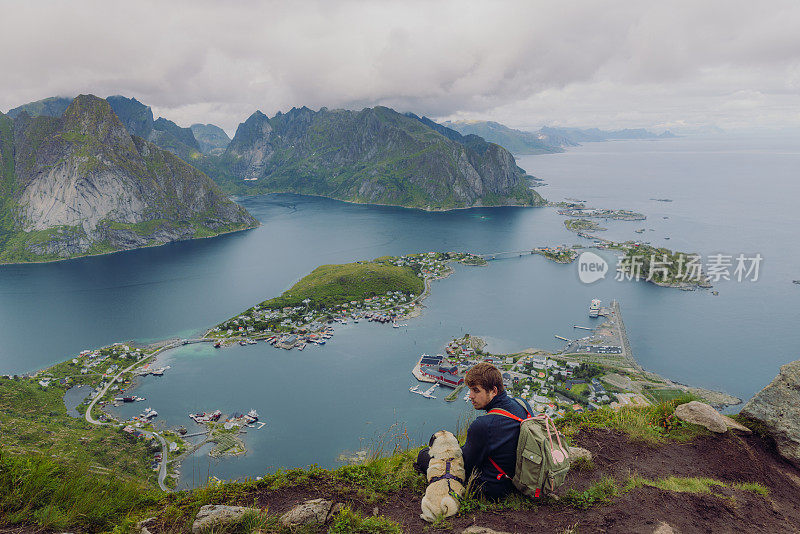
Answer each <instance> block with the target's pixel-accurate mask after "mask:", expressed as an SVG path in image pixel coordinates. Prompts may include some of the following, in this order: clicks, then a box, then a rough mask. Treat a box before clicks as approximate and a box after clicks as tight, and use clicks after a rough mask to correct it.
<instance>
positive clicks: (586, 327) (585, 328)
mask: <svg viewBox="0 0 800 534" xmlns="http://www.w3.org/2000/svg"><path fill="white" fill-rule="evenodd" d="M572 328H580V329H581V330H589V331H592V330H594V328H589V327H588V326H578V325H576V324H574V325H572Z"/></svg>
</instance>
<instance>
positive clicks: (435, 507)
mask: <svg viewBox="0 0 800 534" xmlns="http://www.w3.org/2000/svg"><path fill="white" fill-rule="evenodd" d="M429 454H430V457H431V461H430V463H429V464H428V472H427V478H428V488H427V489H426V490H425V496H424V497H423V498H422V514H420V517H421V518H422V519H424V520H425V521H428V522H433V521H435V520H436V517H437V516H439V515H441V516H444V517H450V516H452V515H455V514H456V513H458V499H457V498H456V496H458V497H463V496H464V490H465V488H464V485H465V478H464V475H465V473H464V458H463V457H462V455H461V447H460V446H459V445H458V440H457V439H456V437H455V436H454V435H453V434H452V433H451V432H448V431H447V430H440V431H438V432H437V433H435V434H434V435H433V436H432V437H431V442H430V451H429Z"/></svg>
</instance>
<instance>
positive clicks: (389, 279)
mask: <svg viewBox="0 0 800 534" xmlns="http://www.w3.org/2000/svg"><path fill="white" fill-rule="evenodd" d="M424 289H425V283H424V282H423V281H422V279H420V278H419V277H418V276H417V273H416V272H415V271H414V270H413V269H412V268H410V267H405V266H403V267H398V266H396V265H392V264H389V263H382V262H375V261H371V262H357V263H345V264H341V265H322V266H320V267H317V268H316V269H314V270H313V271H311V273H310V274H308V275H307V276H305V277H303V278H302V279H301V280H300V281H299V282H297V283H296V284H295V285H294V286H292V288H291V289H289V290H288V291H286V292H284V293H283V294H282V295H281V296H280V297H276V298H273V299H270V300H267V301H264V302H262V303H261V306H262V307H268V308H284V307H287V306H303V305H304V304H303V300H305V299H309V301H310V303H309V305H308V306H309V308H311V309H322V308H330V307H334V306H338V305H341V304H345V303H348V302H350V301H351V300H356V301H361V300H364V299H365V298H368V297H374V296H381V295H385V294H386V293H387V292H388V291H400V292H402V293H405V294H409V293H414V294H416V295H419V294H421V293H422V292H423V291H424Z"/></svg>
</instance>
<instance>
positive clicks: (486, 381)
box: [464, 362, 504, 395]
mask: <svg viewBox="0 0 800 534" xmlns="http://www.w3.org/2000/svg"><path fill="white" fill-rule="evenodd" d="M464 382H465V383H466V384H467V387H470V388H471V387H473V386H480V387H481V388H483V389H485V390H486V391H491V390H492V388H494V387H496V388H497V394H498V395H499V394H500V393H502V392H503V391H504V388H503V375H501V374H500V369H498V368H497V367H495V366H494V365H492V364H491V363H486V362H481V363H478V364H475V365H474V366H472V368H471V369H470V370H469V371H467V374H466V376H465V377H464Z"/></svg>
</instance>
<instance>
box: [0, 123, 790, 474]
mask: <svg viewBox="0 0 800 534" xmlns="http://www.w3.org/2000/svg"><path fill="white" fill-rule="evenodd" d="M519 164H520V165H521V166H522V167H523V168H525V169H526V170H528V172H530V173H531V174H534V175H536V176H538V177H540V178H542V179H544V180H545V181H546V182H547V183H548V185H547V186H545V187H541V188H539V189H538V191H539V192H540V193H541V194H542V195H543V196H545V197H546V198H548V199H551V200H562V199H564V198H567V197H570V198H580V199H583V200H586V201H588V204H589V205H590V206H593V207H599V208H625V209H632V210H636V211H640V212H642V213H644V214H646V215H647V220H646V221H641V222H622V221H611V222H608V223H602V224H603V226H606V227H607V228H608V231H607V232H604V237H608V238H611V239H615V240H622V239H642V240H648V241H651V242H653V243H654V244H660V245H665V246H668V247H670V248H673V249H679V250H684V251H694V252H698V253H700V254H702V255H703V256H704V257H705V256H708V255H710V254H724V255H733V256H736V255H738V254H740V253H742V254H745V255H747V256H748V257H749V256H752V255H754V254H756V253H758V254H761V256H762V257H763V261H762V263H761V265H760V272H759V279H758V280H757V281H755V282H752V281H743V282H736V281H725V280H721V281H720V282H718V283H716V284H715V289H717V290H718V291H719V296H713V295H712V294H711V293H710V292H708V291H698V292H682V291H677V290H672V289H666V288H659V287H655V286H652V285H650V284H646V283H643V282H639V283H637V282H630V281H628V282H619V281H615V280H614V279H613V277H611V276H609V277H608V278H607V279H606V280H602V281H600V282H597V283H595V284H592V285H583V284H581V283H580V282H579V280H578V277H577V271H576V266H575V265H570V266H564V265H558V264H554V263H552V262H549V261H547V260H545V259H544V258H542V257H540V256H524V257H517V258H513V259H507V260H501V261H495V262H490V265H489V266H488V267H485V268H477V267H473V268H470V267H463V266H459V267H457V269H456V274H455V275H453V276H451V277H450V278H448V279H445V280H442V281H438V282H435V284H434V290H433V294H432V296H431V297H430V298H429V299H428V300H426V301H425V305H426V309H425V312H424V314H423V315H422V316H421V317H420V318H417V319H413V320H410V321H408V324H409V326H408V328H401V329H392V328H391V327H387V326H378V325H374V324H372V323H359V324H358V325H354V324H349V325H347V326H339V327H337V329H336V335H335V337H334V339H333V340H332V341H331V342H329V343H328V344H327V345H325V346H324V347H315V346H309V347H308V348H307V349H306V350H305V351H303V352H297V351H291V352H287V351H283V350H279V349H273V348H272V347H270V346H269V345H266V344H259V345H255V346H248V347H238V346H237V347H233V348H229V349H224V350H214V349H213V348H211V347H208V346H197V345H195V346H187V347H183V348H180V349H176V350H174V351H171V352H169V353H167V354H165V355H164V357H163V358H162V361H164V362H165V364H168V365H171V367H172V368H171V369H170V370H169V371H167V373H166V374H165V376H163V377H161V378H155V377H147V378H144V379H142V380H141V381H140V385H139V387H138V388H137V390H136V391H137V394H138V395H141V396H144V397H146V398H147V402H146V403H140V404H139V405H137V406H130V405H129V406H124V407H122V408H120V412H121V413H122V414H123V415H132V414H134V413H138V412H139V411H141V410H142V409H143V406H142V405H141V404H146V405H150V406H152V407H153V408H155V409H156V410H158V411H159V414H160V415H159V418H158V420H159V421H162V422H163V424H168V425H171V426H174V425H179V424H182V425H186V426H187V428H192V425H193V423H192V422H191V421H190V420H189V419H188V417H187V414H188V413H189V412H194V411H209V410H213V409H217V408H219V409H221V410H222V411H223V412H233V411H247V410H249V409H250V408H256V409H257V410H258V411H259V413H260V414H261V415H262V419H263V420H265V421H266V422H267V426H265V427H264V428H263V429H261V430H252V431H250V433H249V435H248V436H247V439H246V441H247V444H248V449H249V453H248V454H247V455H246V456H244V457H241V458H233V459H225V460H221V461H211V460H210V459H209V458H208V457H207V456H206V455H205V454H204V453H205V451H201V452H200V453H198V454H196V455H195V457H193V458H190V459H189V460H188V461H187V462H185V464H184V470H183V478H182V483H183V484H185V485H193V484H197V483H201V482H203V481H204V480H205V479H206V477H207V476H208V475H216V476H218V477H220V478H232V477H239V476H244V475H256V474H259V473H262V472H264V471H266V470H269V469H274V468H277V467H286V466H302V465H308V464H310V463H318V464H320V465H323V466H331V465H335V464H336V461H337V460H336V459H337V457H338V455H339V454H340V453H341V452H343V451H346V450H351V451H352V450H357V449H360V448H363V447H366V446H369V445H370V444H371V443H374V442H376V440H377V441H380V440H381V438H380V436H382V435H383V434H385V433H387V432H390V433H391V432H392V431H393V430H394V429H396V428H398V427H402V428H404V429H407V430H408V434H409V436H410V437H411V439H412V440H414V441H415V442H419V441H422V440H427V436H428V435H429V434H430V433H431V432H433V431H434V430H436V429H438V428H450V429H453V428H455V426H456V424H457V420H458V419H459V418H464V417H467V416H468V415H469V410H468V409H467V405H466V403H464V402H463V401H461V400H459V401H457V402H455V403H452V404H448V403H445V402H443V401H442V397H443V395H442V394H441V393H440V394H439V397H440V398H439V399H437V400H426V399H424V398H422V397H419V396H417V395H413V394H410V393H409V392H408V387H409V386H410V385H411V384H412V382H413V379H412V377H411V375H410V368H411V366H412V365H413V364H414V362H415V361H416V360H417V358H418V357H419V354H420V353H422V352H428V353H432V352H439V351H441V350H442V348H443V345H444V344H445V343H446V342H447V341H449V340H450V339H452V338H453V337H456V336H461V335H463V333H466V332H469V333H471V334H474V335H480V336H483V337H486V338H487V339H488V340H489V341H490V348H491V349H493V350H496V351H503V352H505V351H514V350H519V349H522V348H526V347H531V346H535V347H541V348H547V349H556V348H558V347H559V346H560V344H559V342H558V340H557V339H555V338H554V337H553V336H554V335H555V334H558V335H561V336H565V337H572V336H576V335H577V334H575V333H574V332H575V331H574V330H573V328H572V325H573V324H579V325H587V326H588V325H589V324H590V321H591V320H590V319H589V318H588V317H587V313H586V312H587V308H588V304H589V301H590V300H591V299H592V298H600V299H602V300H603V301H605V302H608V301H610V300H611V299H612V298H616V299H617V300H619V301H620V303H621V306H622V312H623V315H624V318H625V323H626V325H627V327H628V334H629V337H630V340H631V343H632V346H633V350H634V353H635V356H636V358H637V359H638V360H639V361H640V363H642V365H643V366H644V367H646V368H647V369H650V370H652V371H655V372H658V373H661V374H663V375H665V376H668V377H670V378H672V379H675V380H678V381H681V382H684V383H687V384H692V385H698V386H703V387H708V388H714V389H721V390H724V391H727V392H729V393H731V394H734V395H737V396H739V397H742V398H748V397H750V396H751V395H752V394H753V393H755V392H756V391H758V389H760V388H761V387H763V386H764V385H765V384H766V383H767V382H768V381H769V380H771V378H772V377H773V376H774V375H775V374H776V373H777V369H778V367H779V366H780V365H781V364H783V363H786V362H789V361H792V360H795V359H798V357H800V356H798V355H799V354H800V334H798V330H797V321H798V317H800V314H798V312H797V309H798V308H797V305H798V301H800V285H795V284H792V279H800V250H798V247H797V246H796V242H797V240H796V237H795V234H796V232H797V230H798V229H800V214H798V211H797V210H796V209H795V206H794V204H795V202H796V199H797V198H798V197H800V182H798V180H797V179H796V175H797V170H798V169H800V140H786V139H781V138H775V139H766V138H762V139H742V138H717V139H697V138H679V139H671V140H659V141H629V142H628V141H626V142H610V143H597V144H587V145H585V146H582V147H578V148H575V149H571V150H569V151H568V152H566V153H563V154H554V155H546V156H530V157H522V158H519ZM656 198H661V199H663V198H668V199H671V200H672V202H659V201H656V200H651V199H656ZM240 202H241V204H243V205H244V206H245V207H246V208H247V209H248V210H250V212H251V213H252V214H253V215H254V216H255V217H257V218H258V219H259V220H260V221H261V222H262V223H263V226H261V227H260V228H257V229H255V230H251V231H247V232H242V233H238V234H234V235H229V236H222V237H219V238H215V239H208V240H200V241H192V242H184V243H175V244H171V245H166V246H163V247H158V248H152V249H143V250H136V251H129V252H123V253H118V254H112V255H108V256H102V257H95V258H86V259H78V260H72V261H67V262H59V263H53V264H43V265H17V266H0V339H2V343H0V372H3V373H9V372H25V371H32V370H35V369H38V368H41V367H44V366H46V365H48V364H51V363H54V362H57V361H62V360H64V359H66V358H68V357H72V356H73V355H74V354H75V353H77V352H78V351H80V350H82V349H85V348H92V347H97V346H100V345H104V344H108V343H112V342H115V341H122V340H140V341H148V340H157V339H162V338H166V337H176V336H181V337H187V336H190V335H193V334H195V333H198V332H200V331H203V330H204V329H205V328H207V327H209V326H211V325H213V324H215V323H217V322H219V321H221V320H223V319H225V318H227V317H229V316H231V315H233V314H235V313H237V312H238V311H240V310H242V309H244V308H246V307H249V306H251V305H252V304H254V303H256V302H258V301H261V300H263V299H265V298H268V297H271V296H274V295H277V294H279V293H280V292H282V291H283V290H285V289H286V288H288V287H290V286H291V285H292V284H293V283H294V282H295V281H296V280H298V279H299V278H300V277H302V276H303V275H305V274H306V273H308V272H309V271H311V270H312V269H313V268H315V267H316V266H317V265H320V264H323V263H341V262H349V261H354V260H360V259H369V258H374V257H377V256H381V255H385V254H403V253H408V252H418V251H429V250H438V251H450V250H456V251H470V252H497V251H510V250H519V249H524V248H531V247H534V246H541V245H559V244H572V243H578V242H583V243H584V244H585V243H586V241H583V240H581V239H579V238H577V237H576V236H575V235H574V234H572V233H570V232H568V231H566V230H565V229H564V227H563V223H562V221H563V217H561V216H559V215H558V214H557V213H556V210H555V209H552V208H539V209H522V208H497V209H471V210H460V211H454V212H448V213H426V212H422V211H417V210H407V209H402V208H390V207H379V206H361V205H353V204H346V203H342V202H337V201H333V200H328V199H320V198H310V197H300V196H294V195H265V196H258V197H248V198H244V199H240ZM637 228H646V229H647V230H646V232H645V233H644V234H641V235H640V234H636V233H634V230H635V229H637ZM651 229H652V231H651ZM667 237H669V238H670V239H669V240H667V239H665V238H667ZM603 255H604V257H605V258H606V259H607V260H608V261H609V263H612V264H614V263H615V262H616V258H615V257H614V255H613V254H611V253H603ZM393 425H395V426H393Z"/></svg>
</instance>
